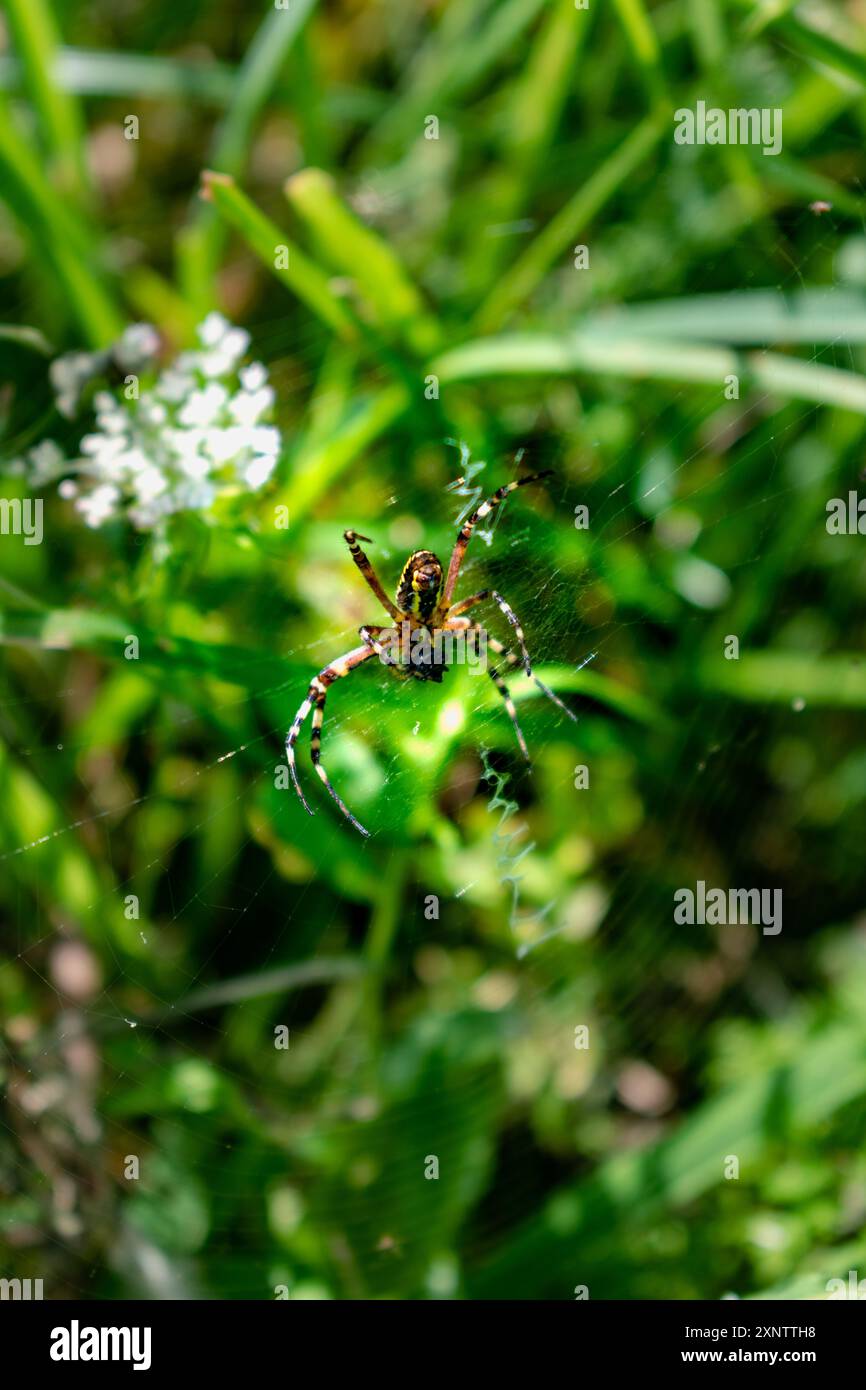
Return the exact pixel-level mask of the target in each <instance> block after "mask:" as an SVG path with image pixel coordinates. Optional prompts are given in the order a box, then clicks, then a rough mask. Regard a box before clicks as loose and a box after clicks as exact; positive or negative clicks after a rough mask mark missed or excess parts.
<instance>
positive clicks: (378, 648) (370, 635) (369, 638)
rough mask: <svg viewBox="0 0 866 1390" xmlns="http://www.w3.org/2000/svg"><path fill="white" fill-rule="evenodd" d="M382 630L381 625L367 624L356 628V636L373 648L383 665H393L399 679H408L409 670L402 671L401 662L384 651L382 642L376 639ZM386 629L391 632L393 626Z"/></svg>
mask: <svg viewBox="0 0 866 1390" xmlns="http://www.w3.org/2000/svg"><path fill="white" fill-rule="evenodd" d="M384 631H385V629H384V628H383V627H371V626H370V625H369V624H368V625H367V626H365V627H359V628H358V636H359V637H361V638H363V640H364V641H365V642H366V643H367V646H368V647H372V648H373V651H374V652H375V653H376V655H377V656H378V658H379V660H380V661H381V662H382V664H383V665H384V666H393V667H394V668H395V670H396V672H397V675H398V676H399V678H400V679H401V680H408V679H409V672H408V671H404V669H403V664H402V662H400V661H395V660H394V658H393V656H392V655H391V653H390V652H389V651H386V650H385V648H384V647H383V646H382V643H381V642H379V641H378V640H377V639H378V638H379V637H380V636H381V634H382V633H383V632H384ZM388 631H389V632H393V631H394V628H389V629H388Z"/></svg>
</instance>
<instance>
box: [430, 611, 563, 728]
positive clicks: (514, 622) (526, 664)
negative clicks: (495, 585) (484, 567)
mask: <svg viewBox="0 0 866 1390" xmlns="http://www.w3.org/2000/svg"><path fill="white" fill-rule="evenodd" d="M485 599H493V602H494V603H495V604H497V605H498V607H499V610H500V612H501V613H503V614H504V615H505V617H506V618H507V619H508V622H509V623H510V624H511V626H512V627H513V628H514V635H515V637H516V638H517V641H518V644H519V646H520V654H521V656H522V658H523V669H524V671H525V672H526V674H527V676H529V678H530V680H534V681H535V684H536V685H537V686H538V688H539V690H540V691H542V692H543V694H545V695H546V696H547V698H548V700H552V701H553V703H554V704H555V705H558V706H559V708H560V709H561V710H562V711H563V712H564V713H565V714H567V715H568V717H569V719H573V720H574V721H575V723H576V722H577V715H576V714H575V712H574V710H572V709H569V707H568V705H566V704H565V703H564V702H563V701H562V700H560V698H559V696H558V695H557V694H555V692H554V691H552V690H551V688H550V686H549V685H545V683H544V681H543V680H541V679H540V678H539V677H538V676H536V675H535V673H534V671H533V669H532V662H531V661H530V658H529V652H528V650H527V647H526V640H525V638H524V635H523V628H522V627H521V625H520V620H519V618H518V617H517V614H516V613H515V611H514V609H513V608H512V607H511V605H510V604H509V603H507V602H506V601H505V599H504V598H503V597H502V595H501V594H500V593H498V592H497V590H496V589H482V591H481V593H480V594H473V595H472V597H471V598H464V599H461V600H460V602H459V603H455V605H454V607H453V608H452V609H450V610H449V613H448V617H449V619H451V618H456V617H458V616H459V615H460V614H461V613H465V612H466V610H467V609H469V608H473V607H474V606H475V604H476V603H483V602H484V600H485ZM487 641H488V642H489V644H490V646H491V647H493V650H494V651H496V649H497V646H498V645H499V644H495V643H494V641H493V638H492V637H490V636H489V635H488V638H487ZM503 650H504V648H503ZM514 660H515V661H516V660H517V658H516V657H515V658H514Z"/></svg>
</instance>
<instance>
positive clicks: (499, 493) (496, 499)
mask: <svg viewBox="0 0 866 1390" xmlns="http://www.w3.org/2000/svg"><path fill="white" fill-rule="evenodd" d="M550 476H551V470H550V469H549V468H546V469H545V471H544V472H543V473H530V474H529V476H528V477H526V478H515V479H514V481H513V482H511V483H505V484H504V485H503V486H502V487H500V488H497V490H496V492H494V494H493V496H492V497H488V499H487V501H486V502H482V503H481V506H480V507H478V509H477V510H476V511H474V512H473V513H472V515H471V516H470V517H467V519H466V521H464V523H463V525H462V526H461V528H460V530H459V531H458V533H457V540H456V541H455V543H454V549H453V550H452V552H451V560H450V562H449V565H448V574H447V575H446V577H445V586H444V588H443V590H442V598H441V600H440V603H439V616H440V617H443V616H444V615H445V613H446V612H447V610H448V605H449V604H450V602H451V595H452V594H453V593H454V585H455V584H456V583H457V576H458V574H459V573H460V566H461V565H462V564H463V557H464V555H465V554H466V547H467V546H468V545H469V540H470V537H471V536H472V532H473V531H474V530H475V527H476V526H477V524H478V522H479V521H483V519H484V517H486V516H489V515H490V513H491V512H495V511H496V508H497V507H498V506H499V505H500V504H501V503H502V502H503V501H504V500H505V498H506V497H507V496H508V494H509V493H510V492H514V491H515V489H516V488H519V487H526V484H527V483H537V482H540V481H541V479H542V478H549V477H550Z"/></svg>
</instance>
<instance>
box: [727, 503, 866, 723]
mask: <svg viewBox="0 0 866 1390" xmlns="http://www.w3.org/2000/svg"><path fill="white" fill-rule="evenodd" d="M825 521H826V514H825V513H824V512H819V513H818V515H817V516H816V517H815V527H816V530H817V531H823V528H824V523H825ZM700 682H701V685H702V686H703V688H704V689H706V690H716V691H719V692H720V693H721V694H724V695H730V696H732V697H733V698H734V699H736V700H747V701H749V702H751V703H756V704H781V705H789V706H790V705H791V702H792V699H796V700H798V701H799V700H805V702H806V706H807V707H808V706H810V705H815V706H818V707H820V708H822V709H866V663H864V661H863V657H862V656H857V655H855V654H854V653H853V652H852V653H850V654H849V655H841V654H838V653H834V654H832V655H829V656H804V655H802V653H800V652H743V653H742V654H741V656H740V658H739V660H738V661H718V662H716V661H705V662H704V664H703V666H702V668H701V673H700Z"/></svg>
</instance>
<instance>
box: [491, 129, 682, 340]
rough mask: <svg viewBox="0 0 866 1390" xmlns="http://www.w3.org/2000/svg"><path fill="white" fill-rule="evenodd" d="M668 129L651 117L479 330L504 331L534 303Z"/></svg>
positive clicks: (522, 266) (540, 240) (540, 242)
mask: <svg viewBox="0 0 866 1390" xmlns="http://www.w3.org/2000/svg"><path fill="white" fill-rule="evenodd" d="M665 129H667V122H666V121H664V120H662V119H661V117H660V116H657V115H653V116H651V117H647V118H646V119H645V120H643V121H642V122H641V124H640V125H639V126H637V128H636V129H635V130H634V131H633V132H632V133H631V135H629V136H628V138H627V139H626V140H624V141H623V143H622V144H621V145H619V146H618V147H617V149H616V150H614V152H613V153H612V154H611V155H609V156H608V158H607V159H606V160H605V161H604V163H603V164H602V165H601V166H600V167H599V168H598V169H597V170H596V171H595V173H594V174H593V175H592V177H591V178H589V179H588V180H587V182H586V183H585V184H584V185H583V187H582V188H580V189H578V191H577V193H575V195H574V197H573V198H572V199H571V200H570V201H569V202H568V203H566V205H565V207H564V208H562V209H561V210H560V212H558V213H557V215H556V216H555V217H554V218H553V219H552V221H550V222H549V223H548V224H547V226H546V227H545V228H544V230H543V231H542V232H541V233H539V235H538V236H537V237H536V238H535V240H534V241H533V242H532V245H531V246H529V247H528V248H527V250H526V251H525V252H524V254H523V255H522V256H521V257H520V259H519V260H518V261H517V262H516V263H515V264H514V265H513V266H512V267H511V268H510V270H508V271H506V273H505V274H504V276H503V277H502V279H501V281H500V282H499V284H498V285H497V287H496V288H495V289H494V290H493V291H492V292H491V294H490V296H489V297H488V299H487V300H486V301H485V303H484V304H483V305H482V307H481V309H480V311H479V313H478V316H477V319H476V322H475V328H476V329H477V330H478V331H479V332H492V331H493V330H494V329H496V328H498V327H499V326H500V325H501V324H502V323H503V322H504V321H505V320H506V319H507V318H508V317H509V316H510V315H511V314H512V313H513V312H514V310H515V309H517V308H518V307H519V306H520V305H521V304H522V303H523V302H524V301H525V300H526V299H528V298H529V296H530V295H531V294H532V293H533V291H534V290H535V289H536V288H537V286H538V285H539V284H540V283H541V281H542V280H543V279H544V277H545V275H546V274H547V272H548V271H549V270H550V269H551V267H552V266H553V265H554V264H555V263H556V262H557V261H558V260H559V258H560V257H561V256H563V255H564V254H565V252H566V251H567V250H568V248H570V247H571V245H572V243H573V242H574V241H575V239H576V238H577V237H578V236H579V235H580V234H581V233H582V232H583V231H584V230H585V228H586V227H587V226H588V224H589V223H590V222H592V220H593V218H595V217H597V215H598V213H599V212H600V211H601V209H602V208H603V207H604V205H605V204H606V203H607V202H609V201H610V199H611V198H612V197H613V196H614V194H615V193H616V192H617V190H618V189H619V188H621V187H622V185H623V184H624V183H625V182H626V181H627V180H628V179H629V178H630V177H631V175H632V174H633V173H634V172H635V171H636V170H637V169H638V168H639V167H640V165H641V164H643V163H644V161H645V160H646V159H647V158H648V157H649V155H650V153H651V151H652V150H653V148H654V147H655V145H656V144H657V143H658V141H659V140H660V139H661V137H662V134H663V132H664V130H665Z"/></svg>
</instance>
